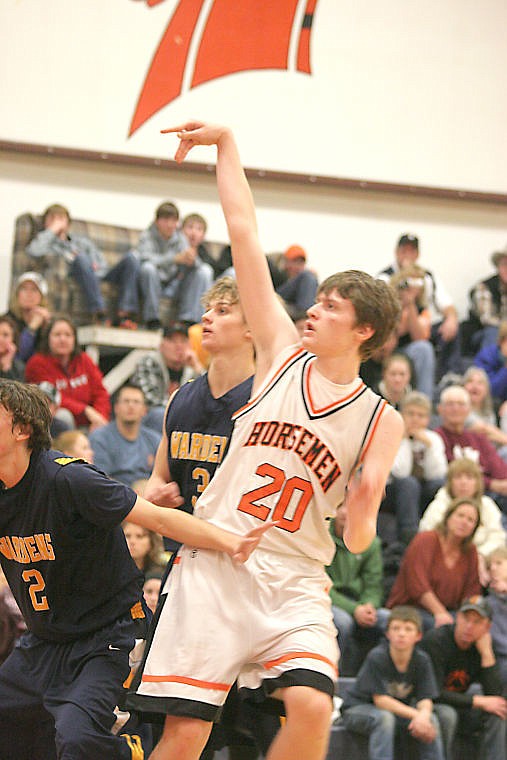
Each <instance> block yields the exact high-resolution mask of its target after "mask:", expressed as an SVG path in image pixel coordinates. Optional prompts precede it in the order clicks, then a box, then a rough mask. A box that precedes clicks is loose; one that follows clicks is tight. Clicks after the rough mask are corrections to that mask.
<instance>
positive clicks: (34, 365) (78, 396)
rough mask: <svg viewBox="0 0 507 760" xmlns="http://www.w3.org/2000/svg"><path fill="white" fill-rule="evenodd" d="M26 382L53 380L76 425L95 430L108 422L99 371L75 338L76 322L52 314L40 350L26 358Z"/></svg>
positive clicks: (106, 396)
mask: <svg viewBox="0 0 507 760" xmlns="http://www.w3.org/2000/svg"><path fill="white" fill-rule="evenodd" d="M25 377H26V381H27V382H28V383H42V382H44V381H48V382H50V383H52V384H53V385H54V386H55V387H56V388H57V389H58V390H59V391H60V394H61V406H62V407H63V408H65V409H68V410H69V411H70V412H72V414H73V417H74V421H75V424H76V426H78V427H85V428H89V429H90V430H95V429H96V428H98V427H101V425H107V423H108V422H109V417H110V414H111V402H110V400H109V394H108V392H107V390H106V388H105V387H104V383H103V378H102V373H101V371H100V369H99V368H98V367H97V365H96V364H95V363H94V362H93V361H92V360H91V359H90V357H89V356H88V354H87V353H85V352H84V351H81V349H80V348H79V345H78V342H77V331H76V326H75V325H74V323H73V322H72V320H70V319H68V318H67V317H63V316H56V317H54V318H53V319H52V320H51V322H50V323H49V325H48V328H47V330H46V332H45V334H44V338H43V342H42V345H41V351H40V352H39V353H36V354H34V355H33V356H32V357H31V358H30V359H29V360H28V362H27V365H26V371H25Z"/></svg>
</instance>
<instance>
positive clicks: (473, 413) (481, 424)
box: [463, 366, 507, 460]
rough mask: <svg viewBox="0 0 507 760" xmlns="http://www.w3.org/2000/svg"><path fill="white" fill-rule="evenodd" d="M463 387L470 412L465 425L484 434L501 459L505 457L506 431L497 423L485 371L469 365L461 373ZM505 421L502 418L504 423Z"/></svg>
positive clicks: (506, 453)
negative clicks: (469, 405) (468, 400)
mask: <svg viewBox="0 0 507 760" xmlns="http://www.w3.org/2000/svg"><path fill="white" fill-rule="evenodd" d="M463 387H464V388H465V389H466V390H467V391H468V395H469V396H470V404H471V409H470V414H469V415H468V417H467V419H466V420H465V425H466V427H467V428H468V429H469V430H473V431H474V433H482V434H483V435H485V436H486V437H487V438H488V440H490V441H491V443H492V444H494V446H495V447H496V449H497V451H498V453H499V454H500V456H501V457H502V459H504V460H505V459H507V433H506V432H505V431H504V430H502V428H501V427H499V425H498V417H497V415H496V412H495V405H494V402H493V397H492V396H491V388H490V383H489V378H488V375H487V373H486V371H485V370H484V369H482V367H475V366H471V367H469V368H468V369H467V371H466V372H465V374H464V375H463ZM506 406H507V405H506ZM504 416H505V415H504ZM506 422H507V420H504V425H505V423H506Z"/></svg>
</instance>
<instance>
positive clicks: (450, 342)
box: [377, 233, 461, 398]
mask: <svg viewBox="0 0 507 760" xmlns="http://www.w3.org/2000/svg"><path fill="white" fill-rule="evenodd" d="M395 258H396V260H395V262H394V263H393V264H391V266H389V267H386V269H383V270H382V271H381V272H380V274H379V275H377V276H378V277H380V278H381V279H384V280H385V281H386V282H387V281H389V279H390V277H391V276H392V275H393V274H395V273H396V272H399V271H400V270H402V269H404V268H405V267H408V266H411V265H414V264H415V263H416V262H417V263H418V259H419V239H418V238H417V237H416V236H415V235H411V234H408V233H406V234H404V235H402V236H401V237H400V239H399V240H398V244H397V246H396V253H395ZM424 291H425V295H426V299H427V303H428V309H429V312H430V322H431V338H430V339H431V342H432V343H433V345H434V346H435V350H436V355H437V368H436V380H437V382H438V381H439V380H440V378H441V377H442V376H443V375H445V374H446V373H447V372H460V371H461V356H460V342H459V323H458V314H457V311H456V308H455V306H454V304H453V302H452V299H451V297H450V295H449V294H448V292H447V290H446V288H445V287H444V285H443V283H442V281H441V280H440V278H439V277H437V275H435V274H433V273H432V272H430V271H429V270H427V269H424ZM418 390H422V391H423V392H426V391H425V390H424V388H420V387H418ZM427 395H430V394H429V393H427ZM430 398H431V396H430Z"/></svg>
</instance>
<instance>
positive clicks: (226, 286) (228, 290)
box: [201, 277, 240, 308]
mask: <svg viewBox="0 0 507 760" xmlns="http://www.w3.org/2000/svg"><path fill="white" fill-rule="evenodd" d="M213 301H227V303H230V304H234V303H240V299H239V290H238V284H237V282H236V280H235V279H234V277H220V279H219V280H216V282H214V283H213V285H212V286H211V288H209V289H208V290H207V291H206V293H204V295H203V297H202V298H201V303H202V305H203V306H204V308H207V307H208V306H209V305H210V303H212V302H213Z"/></svg>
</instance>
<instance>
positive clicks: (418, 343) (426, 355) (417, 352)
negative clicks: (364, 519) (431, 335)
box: [401, 340, 435, 402]
mask: <svg viewBox="0 0 507 760" xmlns="http://www.w3.org/2000/svg"><path fill="white" fill-rule="evenodd" d="M401 352H402V353H403V354H406V355H407V356H408V358H409V359H410V360H411V362H412V364H413V366H414V372H415V381H416V382H415V388H416V390H418V391H421V393H425V394H426V396H428V398H429V399H430V401H432V402H433V394H434V392H435V350H434V348H433V346H432V345H431V343H430V342H429V340H413V341H412V343H409V344H408V345H407V346H403V348H402V349H401ZM412 385H414V383H412Z"/></svg>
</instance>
